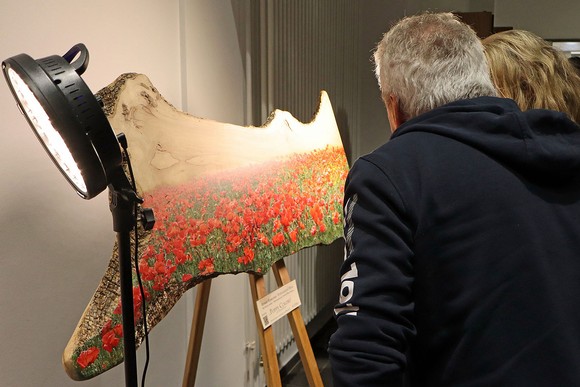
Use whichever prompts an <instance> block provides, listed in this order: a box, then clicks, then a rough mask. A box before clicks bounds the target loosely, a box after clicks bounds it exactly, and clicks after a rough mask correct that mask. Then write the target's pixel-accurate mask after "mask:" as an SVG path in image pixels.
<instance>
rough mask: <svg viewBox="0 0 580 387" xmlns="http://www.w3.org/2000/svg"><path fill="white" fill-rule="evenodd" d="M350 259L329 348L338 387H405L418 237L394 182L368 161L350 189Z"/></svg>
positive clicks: (353, 175) (357, 167)
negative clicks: (414, 249)
mask: <svg viewBox="0 0 580 387" xmlns="http://www.w3.org/2000/svg"><path fill="white" fill-rule="evenodd" d="M344 206H345V229H344V234H345V242H346V248H345V260H344V263H343V265H342V268H341V272H340V274H341V282H342V286H341V290H340V299H339V304H338V305H337V306H336V308H335V314H336V321H337V324H338V329H337V331H336V332H335V333H334V334H333V336H332V337H331V339H330V343H329V355H330V361H331V366H332V372H333V383H334V386H335V387H341V386H365V387H368V386H383V387H384V386H402V385H403V375H404V372H405V366H406V351H407V347H408V341H409V340H410V339H411V338H412V337H414V335H415V327H414V325H413V322H412V318H413V316H412V314H413V308H414V304H413V299H412V284H413V270H412V258H413V252H412V232H411V228H410V227H409V224H408V223H409V222H408V219H407V218H408V216H407V215H406V214H407V212H406V209H405V206H404V202H403V200H402V199H401V196H400V195H399V193H398V191H397V189H396V187H395V186H394V185H393V184H392V182H391V181H390V179H389V177H388V176H387V175H386V174H385V173H384V172H383V171H382V170H381V169H379V168H378V167H377V166H376V165H374V164H373V163H372V162H370V161H368V160H366V159H359V160H357V161H356V162H355V164H354V165H353V167H352V169H351V171H350V173H349V176H348V178H347V181H346V187H345V200H344Z"/></svg>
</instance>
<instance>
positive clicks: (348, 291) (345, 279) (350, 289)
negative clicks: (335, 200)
mask: <svg viewBox="0 0 580 387" xmlns="http://www.w3.org/2000/svg"><path fill="white" fill-rule="evenodd" d="M357 199H358V196H357V195H356V194H355V195H354V196H353V197H352V198H350V199H348V200H347V202H346V204H345V206H344V214H345V216H344V225H345V235H344V236H345V238H344V239H345V246H344V259H345V260H346V259H347V258H348V256H349V254H350V252H351V251H352V233H353V231H354V225H353V223H352V211H353V209H354V206H355V204H356V202H357ZM357 277H358V269H357V268H356V263H355V262H353V263H351V264H350V269H349V270H348V271H347V272H346V273H344V274H343V275H342V277H340V281H341V283H342V285H341V287H340V299H339V303H340V304H343V305H344V306H342V307H337V308H334V313H335V314H336V315H339V314H348V315H351V316H356V314H357V311H358V310H359V307H358V306H354V305H352V304H351V303H348V301H350V299H351V298H352V296H353V294H354V285H355V284H354V281H353V279H355V278H357Z"/></svg>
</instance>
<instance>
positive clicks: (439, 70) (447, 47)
mask: <svg viewBox="0 0 580 387" xmlns="http://www.w3.org/2000/svg"><path fill="white" fill-rule="evenodd" d="M374 59H375V64H376V75H377V78H378V80H379V86H380V87H381V93H382V95H383V98H384V99H385V100H387V99H388V97H389V96H390V95H393V96H395V97H396V98H398V100H399V106H400V109H401V111H402V113H403V114H404V115H405V119H411V118H413V117H416V116H417V115H419V114H422V113H425V112H427V111H429V110H432V109H434V108H436V107H438V106H441V105H444V104H446V103H449V102H453V101H457V100H460V99H467V98H475V97H481V96H495V95H496V91H495V88H494V86H493V83H492V81H491V79H490V74H489V69H488V66H487V62H486V59H485V56H484V53H483V47H482V44H481V42H480V40H479V38H478V37H477V35H476V34H475V32H474V31H473V30H472V29H471V28H470V27H469V26H467V25H466V24H464V23H462V22H461V21H460V20H459V19H458V18H457V17H456V16H455V15H453V14H451V13H425V14H421V15H415V16H410V17H406V18H404V19H402V20H401V21H399V22H398V23H397V24H395V25H394V26H393V27H392V28H391V29H390V30H389V31H388V32H387V33H386V34H385V35H384V36H383V39H382V41H381V42H380V43H379V44H378V46H377V49H376V51H375V54H374Z"/></svg>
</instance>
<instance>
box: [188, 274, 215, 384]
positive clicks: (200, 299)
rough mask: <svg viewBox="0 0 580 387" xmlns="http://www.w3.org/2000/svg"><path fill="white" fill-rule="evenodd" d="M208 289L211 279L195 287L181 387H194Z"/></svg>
mask: <svg viewBox="0 0 580 387" xmlns="http://www.w3.org/2000/svg"><path fill="white" fill-rule="evenodd" d="M210 289H211V278H210V279H207V280H205V281H203V282H202V283H200V284H199V285H198V286H197V294H196V297H195V307H194V310H193V319H192V321H191V333H190V334H189V348H188V350H187V359H186V360H185V373H184V375H183V384H182V386H183V387H193V386H195V376H196V375H197V363H198V361H199V353H200V350H201V339H202V337H203V328H204V324H205V316H206V314H207V304H208V300H209V291H210Z"/></svg>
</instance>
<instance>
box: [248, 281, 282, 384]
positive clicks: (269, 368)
mask: <svg viewBox="0 0 580 387" xmlns="http://www.w3.org/2000/svg"><path fill="white" fill-rule="evenodd" d="M249 276H250V290H251V291H252V303H253V304H254V316H255V317H256V325H257V328H258V335H259V337H260V349H261V352H262V361H263V362H264V372H265V374H266V383H267V385H268V387H281V386H282V380H281V379H280V369H279V366H278V357H277V355H276V345H275V344H274V333H273V331H272V326H269V327H268V328H266V329H262V320H261V319H260V314H259V312H258V307H257V306H256V301H258V300H259V299H260V298H262V297H264V296H265V295H266V294H267V293H268V292H267V291H266V284H265V282H264V276H262V275H256V274H249Z"/></svg>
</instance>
